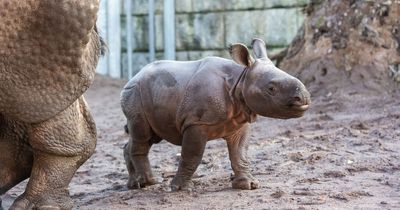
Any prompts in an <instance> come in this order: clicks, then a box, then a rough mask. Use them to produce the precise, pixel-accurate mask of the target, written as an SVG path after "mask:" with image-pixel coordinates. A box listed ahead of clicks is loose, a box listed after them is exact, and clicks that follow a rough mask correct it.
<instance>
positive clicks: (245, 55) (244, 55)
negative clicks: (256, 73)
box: [229, 43, 254, 67]
mask: <svg viewBox="0 0 400 210" xmlns="http://www.w3.org/2000/svg"><path fill="white" fill-rule="evenodd" d="M229 53H230V54H231V57H232V59H233V60H234V61H235V62H236V63H238V64H240V65H243V66H247V67H249V66H251V65H253V63H254V59H253V57H251V55H250V53H249V49H247V47H246V45H244V44H240V43H238V44H231V45H230V46H229Z"/></svg>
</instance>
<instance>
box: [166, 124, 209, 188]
mask: <svg viewBox="0 0 400 210" xmlns="http://www.w3.org/2000/svg"><path fill="white" fill-rule="evenodd" d="M206 143H207V137H206V135H205V133H204V131H203V129H202V128H201V126H191V127H189V128H187V129H186V130H185V131H184V133H183V139H182V152H181V161H180V163H179V167H178V172H177V173H176V175H175V177H174V179H173V180H172V182H171V189H172V190H173V191H177V190H186V189H190V188H191V187H192V185H193V183H192V181H191V179H192V176H193V174H194V172H195V171H196V169H197V167H198V166H199V164H200V162H201V159H202V157H203V153H204V149H205V147H206Z"/></svg>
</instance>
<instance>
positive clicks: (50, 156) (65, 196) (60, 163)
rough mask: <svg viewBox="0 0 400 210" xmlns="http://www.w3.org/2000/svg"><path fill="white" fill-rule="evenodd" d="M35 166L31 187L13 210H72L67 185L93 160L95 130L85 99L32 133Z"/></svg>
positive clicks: (32, 127) (33, 127)
mask: <svg viewBox="0 0 400 210" xmlns="http://www.w3.org/2000/svg"><path fill="white" fill-rule="evenodd" d="M29 142H30V144H31V146H32V148H33V154H34V162H33V167H32V173H31V177H30V180H29V182H28V186H27V187H26V190H25V192H24V194H22V195H21V196H19V197H18V199H17V200H16V201H15V202H14V204H13V205H12V206H11V209H27V207H28V206H29V205H32V204H33V205H34V206H35V208H36V209H72V207H73V203H72V200H71V198H70V197H69V192H68V189H67V188H68V184H69V182H70V181H71V179H72V176H73V175H74V173H75V172H76V170H77V169H78V168H79V167H80V166H81V165H82V164H83V163H84V162H85V161H86V160H87V159H88V158H89V157H90V156H91V154H92V153H93V152H94V148H95V145H96V128H95V125H94V122H93V119H92V117H91V116H90V113H89V111H88V108H87V105H86V102H85V100H84V99H83V97H81V98H80V99H78V100H77V101H75V102H74V103H73V104H72V105H71V106H69V107H68V108H67V109H66V110H64V111H63V112H61V113H59V114H58V115H56V116H55V117H54V118H52V119H50V120H47V121H45V122H41V123H38V124H34V125H32V126H31V128H30V129H29Z"/></svg>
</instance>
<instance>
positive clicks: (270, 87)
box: [267, 84, 277, 96]
mask: <svg viewBox="0 0 400 210" xmlns="http://www.w3.org/2000/svg"><path fill="white" fill-rule="evenodd" d="M276 91H277V88H276V86H275V85H272V84H270V85H268V87H267V92H268V94H270V95H272V96H273V95H275V94H276Z"/></svg>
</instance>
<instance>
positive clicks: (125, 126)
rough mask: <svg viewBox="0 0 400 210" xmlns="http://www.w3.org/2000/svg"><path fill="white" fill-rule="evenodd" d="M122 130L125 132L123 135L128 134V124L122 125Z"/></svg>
mask: <svg viewBox="0 0 400 210" xmlns="http://www.w3.org/2000/svg"><path fill="white" fill-rule="evenodd" d="M124 130H125V133H126V134H129V130H128V124H125V125H124Z"/></svg>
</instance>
